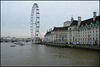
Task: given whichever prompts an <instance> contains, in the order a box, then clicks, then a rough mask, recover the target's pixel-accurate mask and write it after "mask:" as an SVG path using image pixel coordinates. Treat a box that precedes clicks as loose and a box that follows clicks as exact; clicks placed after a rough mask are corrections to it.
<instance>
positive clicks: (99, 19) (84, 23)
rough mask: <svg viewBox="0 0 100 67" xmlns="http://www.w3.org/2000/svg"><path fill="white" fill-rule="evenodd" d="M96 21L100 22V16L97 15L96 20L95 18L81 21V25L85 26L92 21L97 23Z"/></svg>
mask: <svg viewBox="0 0 100 67" xmlns="http://www.w3.org/2000/svg"><path fill="white" fill-rule="evenodd" d="M96 21H99V22H100V16H97V17H96V19H95V21H93V18H90V19H87V20H84V21H82V22H81V24H80V26H82V25H83V26H85V25H86V24H87V25H90V24H91V22H92V24H95V23H96Z"/></svg>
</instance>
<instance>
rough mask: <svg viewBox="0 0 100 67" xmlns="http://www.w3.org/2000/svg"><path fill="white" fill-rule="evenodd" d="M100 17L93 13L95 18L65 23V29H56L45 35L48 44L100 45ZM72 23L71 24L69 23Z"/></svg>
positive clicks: (79, 18)
mask: <svg viewBox="0 0 100 67" xmlns="http://www.w3.org/2000/svg"><path fill="white" fill-rule="evenodd" d="M99 18H100V16H96V12H94V13H93V18H90V19H87V20H84V21H81V17H78V20H72V19H71V22H70V21H68V22H67V21H66V22H64V27H54V29H53V30H52V31H51V30H50V31H48V32H47V33H46V34H45V41H46V42H53V43H73V44H76V43H77V42H78V43H79V44H91V45H93V44H97V45H99V44H100V42H99V39H100V36H99V31H100V29H99V28H100V20H99ZM69 22H70V23H69Z"/></svg>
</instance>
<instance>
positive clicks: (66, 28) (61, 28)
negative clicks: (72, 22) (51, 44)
mask: <svg viewBox="0 0 100 67" xmlns="http://www.w3.org/2000/svg"><path fill="white" fill-rule="evenodd" d="M66 30H68V27H54V29H53V31H66Z"/></svg>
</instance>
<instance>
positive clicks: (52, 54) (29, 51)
mask: <svg viewBox="0 0 100 67" xmlns="http://www.w3.org/2000/svg"><path fill="white" fill-rule="evenodd" d="M11 45H13V43H1V66H99V51H92V50H85V49H76V48H60V47H53V46H46V45H41V44H38V45H37V44H31V43H30V42H25V45H24V46H20V45H16V47H10V46H11Z"/></svg>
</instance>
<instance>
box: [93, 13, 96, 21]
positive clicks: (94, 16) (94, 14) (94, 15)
mask: <svg viewBox="0 0 100 67" xmlns="http://www.w3.org/2000/svg"><path fill="white" fill-rule="evenodd" d="M95 18H96V12H93V21H95Z"/></svg>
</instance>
